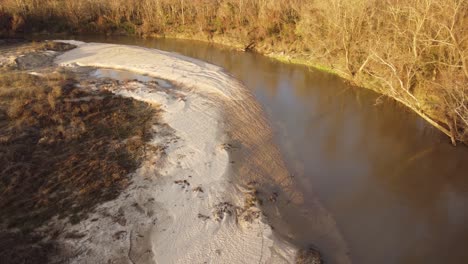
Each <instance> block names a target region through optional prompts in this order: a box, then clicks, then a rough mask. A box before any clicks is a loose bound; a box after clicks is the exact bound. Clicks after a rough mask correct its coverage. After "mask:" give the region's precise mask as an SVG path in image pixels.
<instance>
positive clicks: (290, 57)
mask: <svg viewBox="0 0 468 264" xmlns="http://www.w3.org/2000/svg"><path fill="white" fill-rule="evenodd" d="M149 37H152V38H156V39H157V38H170V39H181V40H195V41H201V42H205V43H212V44H217V45H222V46H225V47H227V48H230V49H234V50H239V51H243V52H247V51H248V50H246V48H245V45H243V44H241V43H239V42H237V41H231V40H229V39H227V38H224V37H218V38H211V39H207V38H206V37H204V36H203V37H193V36H187V35H184V34H170V35H158V34H153V35H150V36H149ZM255 52H258V53H259V54H261V55H263V56H266V57H268V58H271V59H274V60H277V61H280V62H283V63H289V64H295V65H303V66H307V67H312V68H314V69H316V70H319V71H323V72H327V73H330V74H334V75H337V76H339V77H340V78H343V79H344V80H346V81H349V82H350V83H352V84H353V85H356V86H357V87H361V88H365V89H368V90H371V91H374V92H376V93H377V94H380V95H383V96H388V97H389V98H391V99H393V100H395V101H397V102H398V103H400V104H402V105H403V106H404V107H406V108H408V109H409V110H411V111H412V112H414V113H415V114H417V115H418V116H420V117H421V118H422V119H424V120H425V121H426V122H428V123H429V124H430V125H431V126H433V127H434V128H436V129H437V130H438V131H440V132H441V133H443V134H444V135H446V136H447V137H449V139H450V141H451V143H452V145H454V146H456V144H457V142H461V143H464V144H465V145H466V144H468V142H464V141H462V140H461V139H457V138H456V136H455V135H454V134H453V133H452V132H451V131H450V128H447V127H445V126H444V125H443V123H442V124H441V122H440V121H438V120H437V119H435V118H432V117H431V116H429V115H428V114H426V113H424V112H423V111H422V110H418V109H416V108H415V107H414V106H412V105H410V104H409V103H407V102H405V101H403V100H402V99H400V98H397V97H394V96H392V95H389V94H388V93H384V92H382V91H381V90H379V89H374V88H372V87H371V86H370V85H369V84H366V83H362V82H360V83H356V81H355V80H354V79H353V77H352V76H350V75H349V74H346V73H344V72H341V71H337V70H335V69H332V68H330V67H327V66H324V65H321V64H318V63H314V62H311V61H308V60H307V59H306V58H304V57H301V56H300V55H297V54H284V53H275V52H263V51H262V50H255Z"/></svg>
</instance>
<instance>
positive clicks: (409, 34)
mask: <svg viewBox="0 0 468 264" xmlns="http://www.w3.org/2000/svg"><path fill="white" fill-rule="evenodd" d="M0 12H2V11H1V9H0ZM3 12H4V13H5V14H9V16H10V17H12V18H13V17H15V16H20V17H21V18H22V19H23V20H20V19H16V21H17V22H15V23H16V24H17V25H16V26H15V23H13V24H12V25H11V27H10V28H11V29H13V27H17V28H20V29H21V30H23V29H26V30H27V29H29V30H36V31H37V30H43V29H47V30H49V31H50V30H52V31H64V30H70V29H71V30H72V31H81V32H82V31H95V32H106V33H109V32H114V33H115V32H117V33H127V34H128V33H130V34H139V35H153V34H157V35H182V36H184V37H189V38H198V39H205V40H214V41H219V42H223V43H228V44H234V45H237V46H244V47H246V49H248V50H257V51H260V52H262V53H270V52H275V53H283V52H284V54H287V55H289V57H290V58H298V59H301V60H302V61H307V62H308V63H311V64H315V65H322V66H325V67H327V68H330V69H333V70H334V71H335V72H337V73H339V74H340V75H342V76H345V77H346V78H348V79H352V80H353V81H354V82H356V83H357V84H359V85H362V86H366V87H368V88H372V89H374V90H377V91H379V92H381V93H383V94H386V95H389V96H391V97H393V98H395V99H397V100H398V101H400V102H402V103H404V104H405V105H407V106H408V107H410V108H412V109H413V110H415V111H416V112H418V113H419V114H421V115H422V116H423V117H425V118H426V119H428V120H430V121H432V122H433V124H436V125H438V126H439V128H440V129H441V130H442V131H444V132H445V133H447V134H449V135H450V136H451V137H453V138H454V139H455V138H456V139H458V140H462V141H463V140H464V141H467V140H468V132H467V131H468V129H467V128H468V122H467V121H468V106H467V104H468V103H467V101H466V100H467V99H466V98H467V88H466V83H468V65H467V64H468V62H467V60H468V32H467V31H468V27H467V26H466V25H468V2H467V1H464V0H409V1H396V0H371V1H367V0H316V1H311V0H270V1H263V0H216V1H212V0H194V1H187V0H76V1H59V0H47V1H43V0H15V1H13V0H4V7H3ZM12 21H13V20H12ZM18 25H21V27H20V26H18Z"/></svg>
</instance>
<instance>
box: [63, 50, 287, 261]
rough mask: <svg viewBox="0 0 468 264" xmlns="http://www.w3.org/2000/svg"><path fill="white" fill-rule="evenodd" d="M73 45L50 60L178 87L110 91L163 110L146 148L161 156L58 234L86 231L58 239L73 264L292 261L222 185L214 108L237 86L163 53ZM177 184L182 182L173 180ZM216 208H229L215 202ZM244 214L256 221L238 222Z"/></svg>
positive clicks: (237, 95)
mask: <svg viewBox="0 0 468 264" xmlns="http://www.w3.org/2000/svg"><path fill="white" fill-rule="evenodd" d="M73 44H75V45H78V46H79V47H78V48H76V49H74V50H71V51H68V52H66V53H64V54H63V55H61V56H59V57H58V58H57V59H56V62H57V63H58V64H59V65H62V66H70V67H75V66H95V67H106V68H114V69H123V70H130V71H135V72H139V73H145V74H148V75H151V76H154V77H159V78H163V79H166V80H169V81H172V82H174V83H176V84H177V85H179V86H183V87H184V88H183V89H163V88H160V89H159V88H157V87H156V88H155V87H150V86H148V85H144V84H142V83H139V82H130V83H127V84H126V85H123V86H122V87H118V88H115V89H114V90H113V92H115V93H117V94H121V95H123V96H128V97H132V98H136V99H138V100H142V101H146V102H149V103H152V104H155V105H159V106H160V107H161V108H162V109H163V110H164V111H163V114H162V119H163V121H164V122H165V123H166V124H167V125H168V126H167V127H166V126H155V127H154V130H155V137H154V138H153V140H152V142H151V144H153V145H155V146H165V147H166V150H165V152H166V154H165V155H163V156H158V155H153V156H151V155H150V156H148V157H147V160H146V161H145V162H144V164H143V166H142V167H141V168H140V169H138V170H137V172H136V173H135V175H133V177H132V178H133V183H132V185H131V186H130V188H129V189H128V190H126V191H125V192H124V193H123V194H122V195H120V197H119V198H118V199H116V200H114V201H111V202H107V203H105V204H103V205H102V206H100V207H99V208H98V209H97V210H96V213H95V214H94V215H92V216H91V217H90V218H89V219H87V220H85V221H83V222H82V223H80V224H79V225H76V226H73V227H70V226H67V227H66V230H67V231H68V232H71V231H75V232H77V233H81V234H85V236H84V237H82V238H79V239H67V238H65V236H64V235H62V236H61V240H62V241H63V242H64V243H65V244H66V245H67V246H66V248H67V249H68V250H69V251H70V253H69V255H70V258H71V262H72V263H292V262H293V256H294V254H295V249H294V248H293V247H291V246H290V245H287V244H286V243H284V242H280V241H278V239H275V237H274V236H273V234H272V230H271V228H270V227H269V225H268V224H266V223H265V219H264V218H263V217H262V215H261V214H260V213H258V209H257V208H255V207H251V208H249V209H248V210H244V209H242V208H243V207H244V193H242V192H241V191H240V188H239V187H238V186H236V184H234V183H232V182H231V179H230V172H231V170H230V165H231V164H230V156H229V153H228V151H227V150H226V149H225V148H223V144H224V143H226V142H227V141H228V140H229V139H228V138H227V135H226V133H225V132H224V130H223V128H224V123H223V122H224V118H223V115H222V114H223V113H222V111H221V109H222V108H223V103H225V102H226V101H227V100H229V101H235V100H241V99H242V91H241V89H242V87H241V86H240V85H239V83H238V82H237V81H235V80H234V79H233V78H231V77H230V76H229V75H228V74H226V73H225V72H224V71H223V70H222V69H221V68H219V67H217V66H214V65H210V64H207V63H204V62H201V61H198V60H194V59H190V58H187V57H184V56H180V55H176V54H172V53H168V52H163V51H158V50H152V49H145V48H139V47H131V46H121V45H112V44H96V43H81V42H74V43H73ZM153 85H155V84H153ZM179 180H182V181H183V180H186V181H187V182H188V183H189V184H190V185H188V184H187V183H184V182H181V183H178V184H176V183H174V182H175V181H179ZM196 187H201V188H202V190H203V192H200V191H196V189H195V188H196ZM225 202H227V203H229V204H224V205H220V204H222V203H225ZM231 205H232V206H231ZM246 215H259V217H258V218H255V217H254V219H253V220H252V221H246V220H245V216H246ZM205 216H206V217H205ZM207 217H209V218H207ZM205 218H206V219H205ZM107 261H112V262H107Z"/></svg>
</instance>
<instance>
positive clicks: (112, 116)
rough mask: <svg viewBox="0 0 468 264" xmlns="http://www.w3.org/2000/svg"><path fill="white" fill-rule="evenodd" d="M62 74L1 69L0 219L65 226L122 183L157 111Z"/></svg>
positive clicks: (8, 223)
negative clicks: (81, 85)
mask: <svg viewBox="0 0 468 264" xmlns="http://www.w3.org/2000/svg"><path fill="white" fill-rule="evenodd" d="M75 84H76V81H75V80H74V79H73V76H71V75H69V74H67V73H64V72H62V73H54V74H48V75H46V76H43V77H38V76H33V75H30V74H27V73H24V72H21V71H9V72H0V164H1V166H0V215H1V216H2V217H1V219H0V224H1V225H2V226H3V227H4V228H8V229H9V228H19V229H20V230H22V231H27V230H33V229H34V228H36V227H39V226H41V225H43V224H44V223H46V222H47V221H48V220H50V219H51V218H52V217H54V216H58V217H59V218H66V217H69V219H70V221H71V222H72V223H77V222H79V220H80V219H81V218H83V217H85V216H86V215H87V213H89V212H90V211H92V210H93V208H95V207H96V206H97V205H98V204H100V203H102V202H105V201H108V200H111V199H114V198H116V197H117V196H118V195H119V194H120V192H121V191H122V190H123V189H124V188H126V187H127V186H128V185H129V183H130V181H131V178H129V174H130V173H131V172H132V171H134V170H135V169H136V168H137V167H138V166H139V164H140V162H141V161H142V159H143V157H144V154H145V143H146V142H147V141H148V140H149V139H150V137H151V134H150V129H151V126H152V125H153V124H154V123H155V116H156V114H157V112H156V110H155V109H154V108H152V107H151V106H149V105H148V104H146V103H143V102H139V101H136V100H133V99H128V98H123V97H119V96H115V95H113V94H111V93H109V92H91V91H85V90H83V89H80V88H77V87H76V85H75Z"/></svg>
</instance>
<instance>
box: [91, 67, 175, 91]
mask: <svg viewBox="0 0 468 264" xmlns="http://www.w3.org/2000/svg"><path fill="white" fill-rule="evenodd" d="M91 76H93V77H97V78H110V79H114V80H118V81H122V82H124V81H135V80H136V81H139V82H145V83H146V82H156V83H157V84H158V85H159V86H160V87H162V88H172V87H173V85H172V84H171V83H170V82H169V81H166V80H164V79H159V78H154V77H151V76H148V75H143V74H138V73H134V72H131V71H124V70H115V69H97V70H95V71H93V72H92V73H91Z"/></svg>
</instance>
